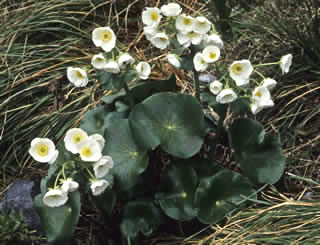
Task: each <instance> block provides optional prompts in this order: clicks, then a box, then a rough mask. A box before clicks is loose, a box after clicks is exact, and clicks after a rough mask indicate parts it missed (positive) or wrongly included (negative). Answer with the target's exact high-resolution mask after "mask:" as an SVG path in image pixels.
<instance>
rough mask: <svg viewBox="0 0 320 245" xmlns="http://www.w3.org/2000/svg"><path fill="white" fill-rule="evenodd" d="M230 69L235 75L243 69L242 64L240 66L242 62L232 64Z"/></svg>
mask: <svg viewBox="0 0 320 245" xmlns="http://www.w3.org/2000/svg"><path fill="white" fill-rule="evenodd" d="M232 71H233V72H234V73H235V74H237V75H239V74H241V72H242V71H243V66H242V64H235V65H233V66H232Z"/></svg>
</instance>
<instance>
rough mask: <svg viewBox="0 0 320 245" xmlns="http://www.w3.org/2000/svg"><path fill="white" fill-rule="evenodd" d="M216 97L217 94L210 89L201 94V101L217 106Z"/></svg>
mask: <svg viewBox="0 0 320 245" xmlns="http://www.w3.org/2000/svg"><path fill="white" fill-rule="evenodd" d="M216 97H217V96H216V95H214V94H213V93H211V92H209V91H206V92H202V93H201V94H200V98H201V101H202V102H205V103H208V105H209V106H215V105H216V104H217V101H216Z"/></svg>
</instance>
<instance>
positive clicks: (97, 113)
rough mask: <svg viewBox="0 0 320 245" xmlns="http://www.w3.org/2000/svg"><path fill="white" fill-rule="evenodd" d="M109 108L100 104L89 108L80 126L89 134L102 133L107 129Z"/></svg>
mask: <svg viewBox="0 0 320 245" xmlns="http://www.w3.org/2000/svg"><path fill="white" fill-rule="evenodd" d="M108 113H109V110H108V109H107V107H105V106H98V107H96V108H94V109H91V110H89V111H88V112H87V113H86V114H85V115H84V117H83V118H82V120H81V123H80V128H82V129H83V130H84V131H86V132H87V133H88V134H102V135H103V132H104V130H105V128H106V127H105V118H106V116H107V115H108Z"/></svg>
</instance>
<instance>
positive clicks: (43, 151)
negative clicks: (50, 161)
mask: <svg viewBox="0 0 320 245" xmlns="http://www.w3.org/2000/svg"><path fill="white" fill-rule="evenodd" d="M37 152H38V154H39V156H42V157H44V156H46V155H48V146H46V145H44V144H42V145H39V146H38V147H37Z"/></svg>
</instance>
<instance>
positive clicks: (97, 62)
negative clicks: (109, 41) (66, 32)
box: [91, 54, 107, 69]
mask: <svg viewBox="0 0 320 245" xmlns="http://www.w3.org/2000/svg"><path fill="white" fill-rule="evenodd" d="M106 64H107V61H106V59H105V58H104V56H103V55H102V54H96V55H95V56H93V58H92V60H91V65H92V66H93V67H94V68H96V69H103V68H105V66H106Z"/></svg>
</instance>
